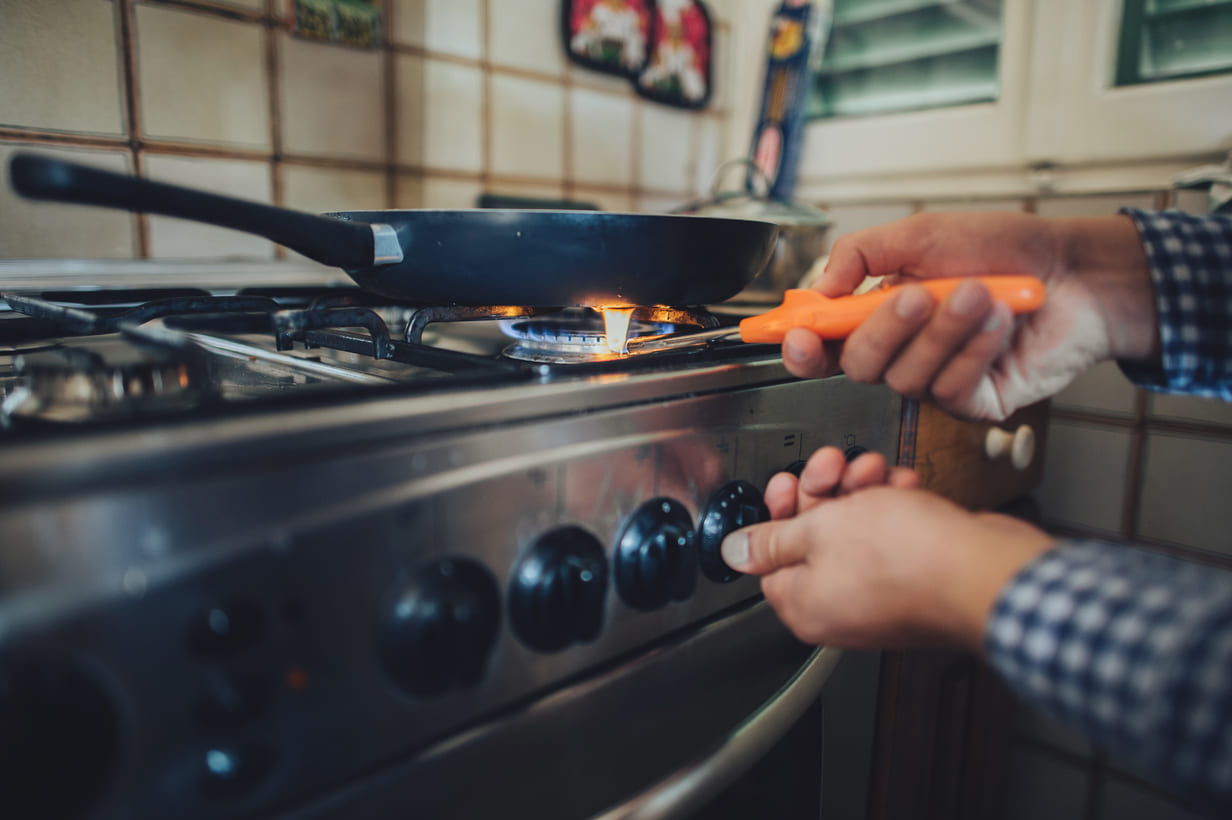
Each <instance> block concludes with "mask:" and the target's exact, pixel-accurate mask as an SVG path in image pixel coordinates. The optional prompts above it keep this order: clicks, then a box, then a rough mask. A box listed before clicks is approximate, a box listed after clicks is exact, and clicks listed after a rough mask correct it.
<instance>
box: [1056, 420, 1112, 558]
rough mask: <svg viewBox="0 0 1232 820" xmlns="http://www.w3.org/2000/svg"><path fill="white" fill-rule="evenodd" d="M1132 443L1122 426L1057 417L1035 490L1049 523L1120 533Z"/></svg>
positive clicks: (1107, 532) (1105, 532) (1106, 532)
mask: <svg viewBox="0 0 1232 820" xmlns="http://www.w3.org/2000/svg"><path fill="white" fill-rule="evenodd" d="M1129 445H1130V434H1129V432H1128V431H1127V430H1124V429H1121V428H1116V427H1104V426H1102V425H1093V424H1079V423H1072V422H1063V421H1057V420H1055V419H1054V420H1052V421H1051V422H1050V423H1049V425H1048V444H1047V447H1046V448H1045V453H1044V480H1043V482H1042V484H1041V486H1040V487H1039V489H1038V490H1037V491H1036V498H1037V499H1038V500H1039V503H1040V508H1041V510H1042V513H1043V520H1044V522H1045V523H1046V524H1059V525H1064V526H1067V527H1076V528H1081V529H1085V530H1092V531H1095V532H1099V533H1104V534H1108V535H1117V534H1118V533H1119V532H1120V528H1121V510H1122V508H1123V506H1124V501H1125V475H1126V471H1127V469H1128V467H1129Z"/></svg>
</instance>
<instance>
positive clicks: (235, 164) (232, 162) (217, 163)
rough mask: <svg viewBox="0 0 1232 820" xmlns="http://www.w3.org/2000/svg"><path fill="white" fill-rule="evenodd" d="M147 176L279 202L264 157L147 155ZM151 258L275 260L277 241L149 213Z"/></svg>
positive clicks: (247, 197) (255, 199) (228, 193)
mask: <svg viewBox="0 0 1232 820" xmlns="http://www.w3.org/2000/svg"><path fill="white" fill-rule="evenodd" d="M145 167H146V176H148V177H150V178H151V179H157V180H159V181H161V182H171V183H176V184H179V185H190V186H192V187H194V188H203V189H205V190H207V191H214V192H215V193H219V194H226V195H228V196H238V197H241V198H243V199H251V200H254V201H256V202H266V203H270V202H273V201H274V197H273V183H272V180H271V179H270V172H269V164H268V163H265V162H261V161H259V160H236V159H215V158H212V157H210V158H205V157H180V156H171V155H165V154H148V155H147V156H146V158H145ZM149 220H150V256H152V257H155V258H162V259H186V258H210V257H218V256H230V257H247V258H266V259H268V258H270V257H272V256H273V255H274V245H273V243H271V242H270V241H269V240H267V239H262V238H261V237H259V236H251V235H249V234H245V233H240V232H238V231H229V230H226V229H224V228H213V227H210V226H208V225H204V226H203V225H199V224H197V223H195V222H187V221H185V220H183V219H173V218H172V217H169V216H150V218H149Z"/></svg>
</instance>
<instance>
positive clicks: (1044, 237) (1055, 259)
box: [783, 213, 1158, 420]
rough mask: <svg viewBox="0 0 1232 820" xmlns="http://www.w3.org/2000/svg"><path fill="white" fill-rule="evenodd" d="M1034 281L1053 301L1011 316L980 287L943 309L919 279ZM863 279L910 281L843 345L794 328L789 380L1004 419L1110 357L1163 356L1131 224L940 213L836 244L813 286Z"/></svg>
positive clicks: (835, 291) (968, 286)
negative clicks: (880, 386)
mask: <svg viewBox="0 0 1232 820" xmlns="http://www.w3.org/2000/svg"><path fill="white" fill-rule="evenodd" d="M997 274H1014V275H1029V276H1035V277H1037V278H1039V279H1041V280H1043V282H1044V283H1045V284H1046V285H1047V287H1048V299H1047V301H1046V302H1045V303H1044V306H1043V307H1041V308H1040V309H1039V310H1038V311H1036V312H1035V313H1032V314H1029V315H1027V316H1024V317H1020V318H1018V319H1015V318H1014V317H1013V315H1012V314H1011V312H1010V310H1009V307H1008V306H1007V305H1005V304H1002V303H997V302H994V301H993V299H992V297H991V296H990V294H989V293H988V290H987V288H985V287H984V286H983V285H981V284H980V283H979V282H974V281H973V282H967V283H964V284H962V285H961V286H959V287H958V288H957V289H955V290H954V292H953V293H951V294H950V295H949V296H948V297H947V298H946V299H945V300H944V301H943V302H941V303H940V304H937V303H936V302H935V301H934V299H933V297H932V295H931V294H930V293H929V292H928V291H927V290H925V289H924V288H922V287H910V286H909V285H910V283H912V282H915V281H919V280H921V279H928V278H934V277H943V276H980V275H997ZM866 276H884V277H887V280H886V282H887V284H902V285H908V287H905V288H903V290H902V291H901V292H899V293H898V294H896V295H895V296H894V297H893V298H891V299H889V300H887V301H886V303H885V304H883V305H882V306H881V307H879V308H878V309H877V310H876V311H875V312H874V313H873V315H872V316H870V317H869V318H868V319H867V320H865V321H864V323H863V324H862V325H860V327H858V328H857V329H856V330H855V331H854V332H852V334H851V336H850V337H849V338H848V339H847V340H846V341H845V342H844V343H842V344H825V345H823V343H822V341H821V339H820V338H818V337H817V336H816V335H815V334H813V333H811V332H810V331H808V330H804V329H799V328H797V329H795V330H792V331H790V332H789V333H788V334H787V337H786V338H785V339H784V342H783V360H784V362H785V363H786V365H787V368H788V369H789V370H790V371H791V372H792V373H794V374H795V375H797V376H802V377H818V376H827V375H832V374H833V373H835V372H837V371H838V369H839V368H840V366H841V368H842V370H843V372H845V373H846V374H847V376H848V377H850V378H851V379H853V380H855V381H860V382H880V381H884V382H885V383H886V384H888V385H889V386H890V387H891V388H893V389H894V390H896V391H897V392H899V393H902V394H903V395H905V396H908V397H910V398H924V397H932V398H933V399H935V400H936V401H937V403H938V404H940V405H941V406H942V407H944V408H945V409H947V410H949V411H951V412H953V413H956V414H958V415H962V416H968V417H972V418H985V419H996V420H1001V419H1004V418H1006V417H1007V416H1008V415H1009V414H1010V413H1012V412H1013V411H1014V410H1016V409H1018V408H1019V407H1023V406H1025V405H1027V404H1030V403H1032V402H1034V401H1038V400H1040V399H1043V398H1046V397H1048V396H1051V395H1053V394H1054V393H1056V392H1058V391H1059V390H1061V389H1062V388H1063V387H1065V385H1067V384H1068V383H1069V382H1070V381H1072V380H1073V378H1074V377H1075V376H1076V375H1078V374H1079V373H1081V372H1082V371H1084V370H1086V369H1087V368H1089V367H1090V366H1092V365H1093V364H1095V363H1097V362H1099V361H1101V360H1103V359H1108V358H1129V359H1134V358H1136V359H1148V358H1151V357H1152V356H1153V355H1157V351H1158V336H1157V334H1158V329H1157V324H1158V322H1157V319H1156V317H1155V307H1154V292H1153V289H1152V285H1151V282H1150V274H1149V271H1148V268H1147V262H1146V255H1145V253H1144V251H1143V250H1142V244H1141V240H1140V239H1139V237H1138V233H1137V230H1136V229H1135V228H1134V225H1133V222H1132V221H1131V220H1130V219H1129V218H1127V217H1107V218H1100V219H1056V220H1049V219H1042V218H1040V217H1036V216H1031V215H1028V214H1018V213H973V214H961V213H944V214H942V213H937V214H917V215H916V216H913V217H908V218H907V219H904V220H900V221H898V222H893V223H890V224H888V225H881V226H878V227H875V228H869V229H867V230H863V231H857V232H855V233H851V234H847V235H845V236H843V237H840V238H839V240H838V241H837V242H836V243H835V244H834V248H833V250H832V251H831V253H830V258H829V262H828V264H827V266H826V270H825V272H824V273H823V274H822V277H821V279H820V281H819V282H818V283H817V285H816V288H817V289H818V290H820V291H821V292H822V293H824V294H825V295H827V296H832V297H833V296H842V295H845V294H848V293H851V292H852V291H853V290H854V289H855V288H856V287H857V286H859V284H860V283H861V282H863V281H864V279H865V277H866Z"/></svg>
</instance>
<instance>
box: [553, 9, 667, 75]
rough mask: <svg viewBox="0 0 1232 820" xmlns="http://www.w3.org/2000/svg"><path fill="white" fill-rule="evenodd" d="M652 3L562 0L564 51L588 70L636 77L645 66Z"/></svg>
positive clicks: (651, 19) (651, 18) (651, 21)
mask: <svg viewBox="0 0 1232 820" xmlns="http://www.w3.org/2000/svg"><path fill="white" fill-rule="evenodd" d="M653 15H654V0H565V2H564V4H563V11H562V13H561V23H562V30H563V34H564V38H565V52H566V53H567V54H568V55H569V59H571V60H573V61H574V62H575V63H578V64H579V65H584V66H586V67H587V68H593V69H594V70H596V71H603V72H606V73H608V74H619V75H621V76H624V77H630V78H635V77H637V76H638V74H640V73H641V71H642V69H643V68H645V67H646V58H647V56H648V51H647V49H648V46H649V44H650V33H651V26H652V24H653V19H654V17H653Z"/></svg>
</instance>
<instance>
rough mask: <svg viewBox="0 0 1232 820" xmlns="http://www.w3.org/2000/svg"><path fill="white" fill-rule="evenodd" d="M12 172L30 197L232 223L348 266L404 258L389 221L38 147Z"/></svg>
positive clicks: (15, 183) (14, 161)
mask: <svg viewBox="0 0 1232 820" xmlns="http://www.w3.org/2000/svg"><path fill="white" fill-rule="evenodd" d="M9 178H10V180H11V181H12V184H13V188H14V189H15V190H16V191H17V193H19V194H21V195H22V196H24V197H26V198H28V199H41V200H50V201H53V202H71V203H75V204H78V205H100V206H102V207H104V208H117V209H120V210H125V211H144V212H146V213H154V214H163V215H165V216H174V217H179V218H181V219H191V220H194V221H196V222H205V223H208V224H210V225H218V226H219V227H223V228H233V229H234V230H237V231H244V232H245V233H251V234H256V235H257V236H263V237H265V238H266V239H270V240H273V241H274V242H277V243H278V244H280V245H285V246H286V247H288V248H290V249H291V250H293V251H297V252H299V253H302V254H303V255H304V256H307V257H308V258H309V259H313V260H316V261H317V262H320V263H322V264H325V265H332V266H335V267H339V268H345V269H347V270H355V269H359V268H370V267H372V266H373V265H374V264H392V263H394V262H401V261H402V246H401V243H400V242H399V241H398V236H397V234H396V232H395V231H394V229H393V228H392V227H391V226H389V225H373V224H369V223H367V222H349V221H346V220H342V219H337V218H334V217H328V216H317V215H316V214H309V213H304V212H302V211H293V210H290V209H288V208H276V207H274V206H272V205H262V204H261V203H258V202H249V201H247V200H243V199H234V198H232V197H228V196H221V195H219V194H211V193H206V192H205V191H198V190H194V189H192V188H182V187H180V186H178V185H168V184H167V183H164V182H153V181H151V180H148V179H142V178H141V177H135V176H130V175H128V174H117V173H115V172H113V171H104V170H102V169H100V168H92V167H90V166H88V165H79V164H77V163H75V162H65V161H64V160H59V159H52V158H51V157H46V156H40V155H38V154H29V153H19V154H17V155H16V156H14V157H13V159H12V161H11V162H10V163H9ZM395 246H396V253H395Z"/></svg>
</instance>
